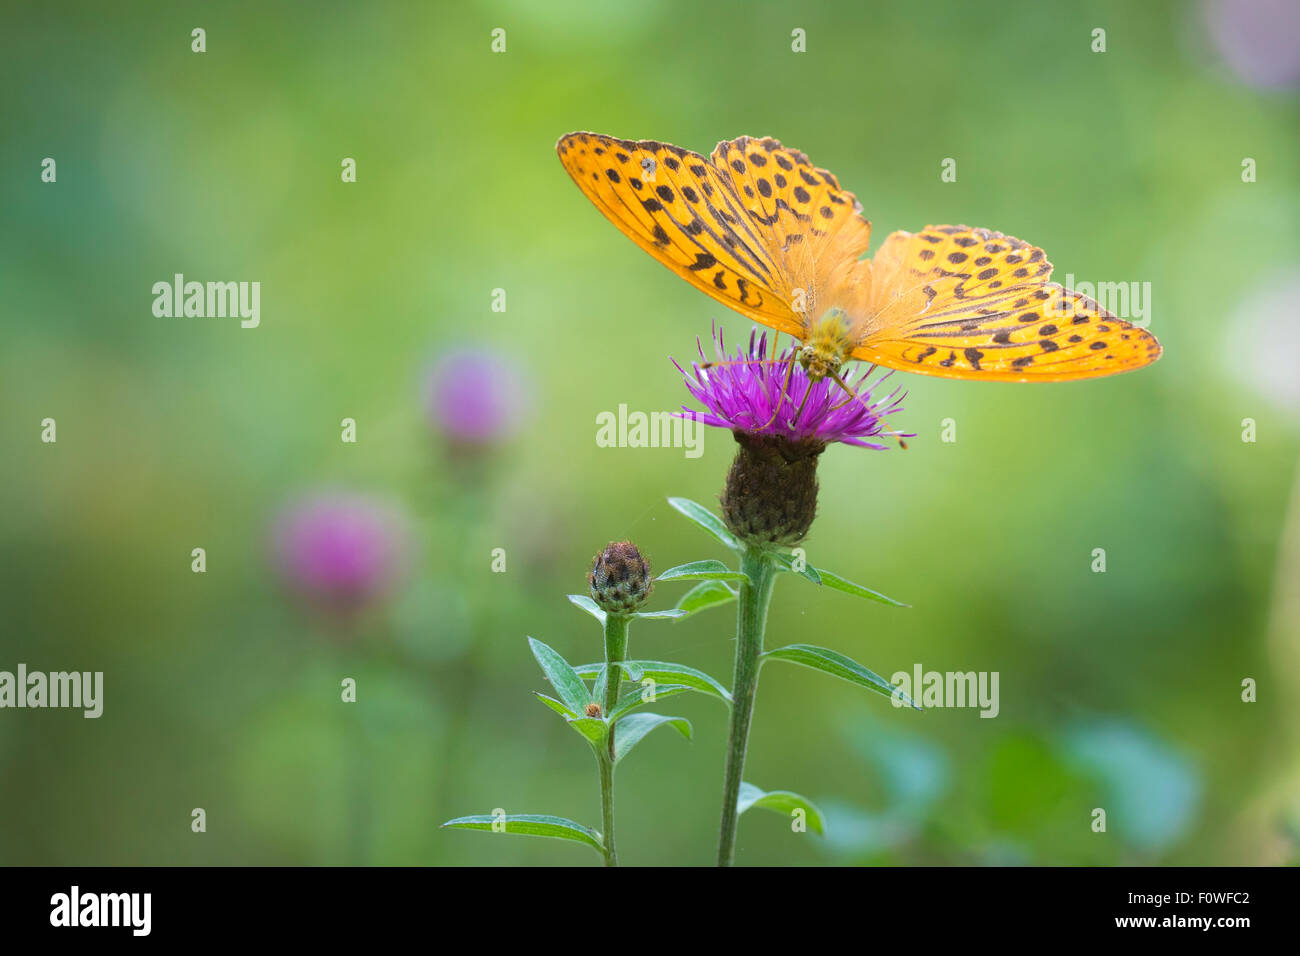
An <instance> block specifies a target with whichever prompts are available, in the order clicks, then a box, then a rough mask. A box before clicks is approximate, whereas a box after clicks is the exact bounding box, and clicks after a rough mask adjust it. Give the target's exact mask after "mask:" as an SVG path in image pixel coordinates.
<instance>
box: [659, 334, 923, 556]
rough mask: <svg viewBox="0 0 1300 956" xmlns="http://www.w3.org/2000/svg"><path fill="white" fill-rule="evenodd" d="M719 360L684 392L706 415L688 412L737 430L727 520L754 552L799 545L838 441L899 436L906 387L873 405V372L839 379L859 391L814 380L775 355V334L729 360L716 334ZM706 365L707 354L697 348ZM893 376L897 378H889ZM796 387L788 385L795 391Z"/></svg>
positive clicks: (689, 379) (788, 357)
mask: <svg viewBox="0 0 1300 956" xmlns="http://www.w3.org/2000/svg"><path fill="white" fill-rule="evenodd" d="M714 339H715V342H716V344H717V348H718V362H717V364H714V365H713V366H712V367H710V368H703V367H702V366H701V364H700V363H696V364H695V365H694V366H692V373H693V374H688V373H687V372H686V371H685V370H684V369H683V368H682V367H681V366H680V365H677V363H676V362H674V363H673V364H674V365H677V370H678V371H679V372H681V373H682V375H684V376H685V377H686V387H687V388H688V389H689V390H690V393H691V395H693V396H694V397H695V398H696V399H697V400H699V402H700V403H701V404H702V405H704V407H705V408H707V409H708V411H707V412H697V411H694V410H692V409H690V408H687V407H686V406H684V405H683V406H682V411H681V413H680V414H681V415H682V416H683V417H686V418H691V419H693V420H695V421H700V422H704V423H705V424H706V425H715V426H717V427H719V428H730V429H731V433H732V435H733V436H734V437H735V439H736V443H737V444H738V445H739V446H740V447H739V448H738V449H737V451H736V458H735V460H734V461H733V462H732V463H731V470H730V471H729V472H728V473H727V484H726V487H725V489H724V490H723V492H722V518H723V520H724V521H725V522H726V525H727V528H728V529H729V530H730V531H731V533H732V534H734V535H735V536H736V537H737V538H739V539H740V540H741V541H743V542H745V544H746V545H749V546H751V547H756V548H760V549H761V548H769V547H772V546H777V547H789V546H791V545H795V544H798V543H799V542H800V541H802V540H803V538H804V536H805V535H806V534H807V533H808V529H809V528H810V527H812V523H813V518H815V517H816V515H817V459H818V457H819V456H820V455H821V453H822V452H823V451H825V450H826V446H827V445H829V444H830V443H832V442H842V443H843V444H846V445H857V446H858V447H860V448H875V449H880V450H882V451H883V450H884V449H885V447H886V446H885V445H882V444H880V443H878V442H873V441H869V440H868V439H871V438H876V437H878V436H881V435H891V436H895V437H898V436H900V434H901V433H899V432H895V431H890V430H889V429H887V428H886V424H885V418H886V416H888V415H891V414H893V413H894V412H896V411H899V410H900V409H901V407H902V406H901V405H900V402H901V401H902V396H901V395H900V394H899V392H898V389H895V390H894V391H893V392H891V393H890V394H888V395H886V396H884V397H883V398H880V399H873V398H872V395H871V390H872V388H873V387H874V386H875V385H876V384H879V382H880V381H881V379H877V380H876V382H874V383H871V384H868V379H869V377H870V376H871V373H872V371H873V370H874V366H872V367H869V368H867V369H866V371H864V372H861V373H857V374H854V373H853V372H850V373H849V374H848V375H846V376H841V381H843V382H844V385H845V386H846V387H847V389H848V391H849V392H851V393H852V394H847V393H846V391H845V388H841V387H840V384H839V383H838V382H836V381H834V380H832V379H829V378H826V379H822V380H821V381H819V382H810V381H809V379H808V373H807V372H806V371H804V369H803V367H802V366H801V365H799V363H798V361H797V360H796V359H795V355H794V350H793V349H787V350H786V351H785V352H783V353H781V355H779V356H777V357H775V358H772V359H769V358H768V357H767V334H766V333H764V334H763V335H761V336H760V335H756V334H755V333H751V334H750V336H749V349H748V351H746V350H744V349H740V350H737V352H736V356H735V358H734V359H732V358H729V357H728V356H727V351H726V347H725V346H724V345H723V341H722V332H721V331H716V332H715V334H714ZM699 353H700V360H701V362H705V361H706V360H705V357H704V347H703V346H702V345H701V346H700V347H699ZM886 374H887V375H888V374H889V373H886ZM787 383H788V384H787Z"/></svg>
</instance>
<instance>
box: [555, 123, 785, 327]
mask: <svg viewBox="0 0 1300 956" xmlns="http://www.w3.org/2000/svg"><path fill="white" fill-rule="evenodd" d="M556 151H557V152H558V153H559V155H560V162H561V163H562V164H563V165H564V168H565V170H567V171H568V173H569V175H570V176H572V177H573V181H574V182H575V183H577V184H578V187H579V188H580V189H581V190H582V191H583V192H584V193H585V194H586V196H587V198H588V199H590V200H591V201H592V202H593V203H594V204H595V206H596V208H597V209H599V210H600V211H601V212H602V213H604V214H605V217H606V218H608V219H609V221H610V222H612V223H613V224H614V225H616V226H618V228H619V229H621V230H622V231H623V233H624V235H626V236H627V237H628V238H629V239H631V240H632V241H633V242H635V243H636V244H637V245H638V246H640V247H641V248H642V249H644V250H645V251H646V252H648V253H650V255H652V256H654V257H655V258H656V259H658V260H659V261H660V262H662V263H663V264H664V265H666V266H667V267H668V268H669V269H671V270H672V271H673V272H675V273H677V275H679V276H681V277H682V278H683V279H685V280H686V281H687V282H689V283H691V285H693V286H695V287H696V288H697V289H699V290H701V291H702V292H706V293H708V294H709V295H711V296H713V298H715V299H717V300H718V301H719V302H721V303H723V304H724V305H727V306H729V307H731V308H733V309H735V310H736V311H737V312H739V313H741V314H742V315H745V316H748V317H749V318H751V319H753V320H754V321H756V322H761V323H763V324H764V325H768V326H771V327H772V328H774V329H776V330H777V331H780V332H788V333H790V334H792V335H802V332H803V322H802V320H801V319H800V318H799V317H798V316H797V315H796V314H795V312H794V311H793V310H792V309H791V307H790V298H791V287H790V283H789V281H788V279H789V277H788V276H787V275H786V274H785V273H784V271H783V268H782V265H781V264H780V262H778V260H777V258H776V257H774V256H773V254H772V244H771V241H770V238H771V237H770V235H768V234H765V232H764V231H763V230H762V229H761V228H760V227H759V225H758V224H757V223H756V222H755V221H754V220H753V219H752V218H751V216H750V215H749V214H748V213H747V212H746V207H745V205H744V204H743V203H742V202H741V201H740V199H739V197H738V195H737V193H736V190H735V189H734V188H733V186H732V184H731V181H730V180H729V178H728V177H727V176H726V175H725V174H723V173H722V172H721V171H720V170H719V169H717V168H716V167H715V166H714V165H713V163H711V162H710V161H709V160H707V159H705V158H704V157H703V156H701V155H699V154H698V153H692V152H691V151H690V150H686V149H682V148H681V147H679V146H670V145H668V144H667V143H658V142H654V141H653V140H645V141H641V142H633V141H631V140H624V139H615V138H613V137H611V136H601V135H599V134H597V133H570V134H568V135H567V136H564V137H562V138H561V139H560V141H559V143H557V144H556Z"/></svg>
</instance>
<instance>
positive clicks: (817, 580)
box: [773, 551, 822, 584]
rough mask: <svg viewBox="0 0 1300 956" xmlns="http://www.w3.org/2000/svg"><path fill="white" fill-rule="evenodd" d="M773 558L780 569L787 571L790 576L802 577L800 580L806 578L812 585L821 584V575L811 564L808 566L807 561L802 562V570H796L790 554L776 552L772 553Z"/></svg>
mask: <svg viewBox="0 0 1300 956" xmlns="http://www.w3.org/2000/svg"><path fill="white" fill-rule="evenodd" d="M773 557H775V558H776V560H777V562H778V563H779V564H780V565H781V567H782V568H783V569H784V570H786V571H789V572H791V573H792V574H797V575H799V576H800V577H802V578H807V579H808V580H809V581H811V582H812V583H813V584H821V583H822V578H821V575H820V574H818V573H817V569H816V568H814V567H813V566H812V565H811V564H809V563H808V562H807V561H804V562H803V567H802V568H796V567H795V566H794V556H793V555H790V554H784V553H782V552H780V551H776V552H773Z"/></svg>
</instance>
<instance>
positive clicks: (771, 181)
mask: <svg viewBox="0 0 1300 956" xmlns="http://www.w3.org/2000/svg"><path fill="white" fill-rule="evenodd" d="M556 150H557V152H558V153H559V156H560V161H561V163H562V164H563V165H564V168H565V169H566V170H567V171H568V173H569V175H570V176H572V177H573V180H574V182H575V183H577V185H578V186H579V188H580V189H581V190H582V191H583V193H584V194H586V196H587V198H588V199H590V200H591V201H592V203H593V204H595V206H596V207H597V208H598V209H599V210H600V211H601V213H603V214H604V215H605V216H606V218H608V219H609V220H610V221H611V222H613V223H614V224H615V225H616V226H617V227H618V228H619V229H620V230H622V232H623V233H624V234H625V235H627V236H628V237H629V238H630V239H632V240H633V241H634V242H635V243H636V244H637V245H639V246H640V247H641V248H642V249H644V250H645V251H646V252H648V253H649V254H650V255H651V256H653V257H654V258H655V259H657V260H658V261H659V262H660V263H662V264H663V265H665V266H667V267H668V268H669V269H671V270H672V271H673V272H674V273H676V274H677V275H678V276H680V277H681V278H683V279H685V280H686V281H688V282H690V283H691V284H692V285H694V286H695V287H696V288H697V289H699V290H700V291H702V292H704V293H706V294H708V295H710V296H712V297H713V298H714V299H716V300H718V301H719V302H722V303H723V304H725V305H727V306H728V307H729V308H732V309H734V310H735V311H737V312H739V313H740V314H742V315H744V316H747V317H748V318H750V319H752V320H754V321H755V322H760V323H762V324H763V325H766V326H768V327H769V328H772V329H775V330H776V331H778V332H784V333H786V334H788V335H791V336H793V337H794V338H795V339H797V340H798V341H799V342H800V346H799V349H798V350H797V352H796V356H797V358H798V360H799V362H800V364H802V365H803V367H804V368H805V369H806V370H807V372H808V374H809V376H810V377H811V378H813V379H814V380H819V379H822V378H827V377H836V376H837V375H838V372H839V370H840V369H841V368H842V367H843V366H844V364H845V363H846V362H848V361H850V360H859V361H866V362H872V363H875V364H877V365H884V366H887V367H889V368H895V369H901V370H903V371H909V372H916V373H919V374H923V375H937V376H942V377H946V378H959V379H976V380H984V381H1003V382H1052V381H1069V380H1072V379H1080V378H1093V377H1096V376H1101V375H1110V374H1113V373H1115V372H1123V371H1128V370H1131V369H1135V368H1140V367H1142V366H1144V365H1147V364H1149V363H1151V362H1153V361H1155V360H1156V359H1157V358H1158V357H1159V356H1160V345H1159V343H1158V342H1157V341H1156V339H1155V337H1154V336H1152V335H1151V334H1150V333H1149V332H1147V331H1146V330H1145V329H1141V328H1138V327H1136V326H1134V325H1132V324H1131V323H1129V322H1126V321H1124V320H1123V319H1120V318H1118V317H1117V316H1115V315H1112V314H1111V313H1109V312H1108V311H1106V310H1105V309H1104V308H1102V307H1101V306H1100V305H1099V304H1098V303H1096V302H1094V301H1093V300H1091V299H1089V298H1087V297H1085V296H1082V295H1080V294H1079V293H1076V292H1073V291H1071V290H1069V289H1064V288H1062V287H1061V286H1060V285H1059V284H1057V283H1054V282H1051V281H1050V278H1051V272H1052V264H1051V263H1050V262H1049V261H1048V260H1047V256H1046V254H1045V253H1044V252H1043V250H1042V249H1039V248H1036V247H1034V246H1032V245H1030V244H1029V243H1027V242H1024V241H1022V240H1020V239H1016V238H1014V237H1012V236H1006V235H1003V234H1002V233H999V232H993V231H991V230H988V229H978V228H974V229H973V228H970V227H967V226H950V225H940V226H927V227H926V228H925V229H922V230H920V231H919V232H917V233H910V232H902V231H899V232H894V233H891V234H890V235H889V236H888V237H886V239H885V241H884V243H883V244H882V245H881V246H880V248H879V249H878V250H877V251H876V253H875V255H874V256H872V257H871V258H865V255H866V252H867V248H868V245H869V242H870V238H871V224H870V222H868V221H867V220H866V219H865V218H864V217H863V216H862V215H861V213H862V206H861V204H860V203H859V202H858V200H857V198H856V197H855V196H854V195H853V193H851V192H847V191H845V190H843V189H841V187H840V184H839V181H838V180H837V179H836V178H835V176H834V175H833V174H832V173H830V172H828V171H826V170H824V169H821V168H818V167H816V166H814V165H813V164H812V163H811V162H810V161H809V160H808V157H806V156H805V155H804V154H803V153H801V152H799V151H798V150H792V149H788V148H786V147H784V146H782V145H781V143H779V142H778V141H777V140H775V139H772V138H771V137H764V138H754V137H749V136H741V137H739V138H737V139H734V140H729V141H724V142H721V143H719V144H718V146H717V148H716V149H715V150H714V151H713V153H712V154H711V155H710V156H709V157H707V158H706V157H704V156H701V155H700V154H698V153H693V152H691V151H690V150H687V149H683V148H682V147H680V146H672V145H669V144H667V143H661V142H658V141H654V140H642V141H633V140H623V139H617V138H615V137H611V136H603V135H600V134H598V133H586V132H579V133H570V134H568V135H567V136H564V137H561V139H560V141H559V142H558V143H557V144H556Z"/></svg>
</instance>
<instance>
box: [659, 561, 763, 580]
mask: <svg viewBox="0 0 1300 956" xmlns="http://www.w3.org/2000/svg"><path fill="white" fill-rule="evenodd" d="M655 580H656V581H743V580H745V576H744V575H743V574H741V573H740V572H739V571H733V570H731V568H729V567H727V566H726V565H725V564H723V563H722V562H721V561H715V560H713V559H712V558H710V559H708V560H707V561H692V562H690V563H689V564H679V565H677V567H675V568H669V569H668V570H667V571H665V572H664V573H663V574H661V575H659V577H657V578H655Z"/></svg>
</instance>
